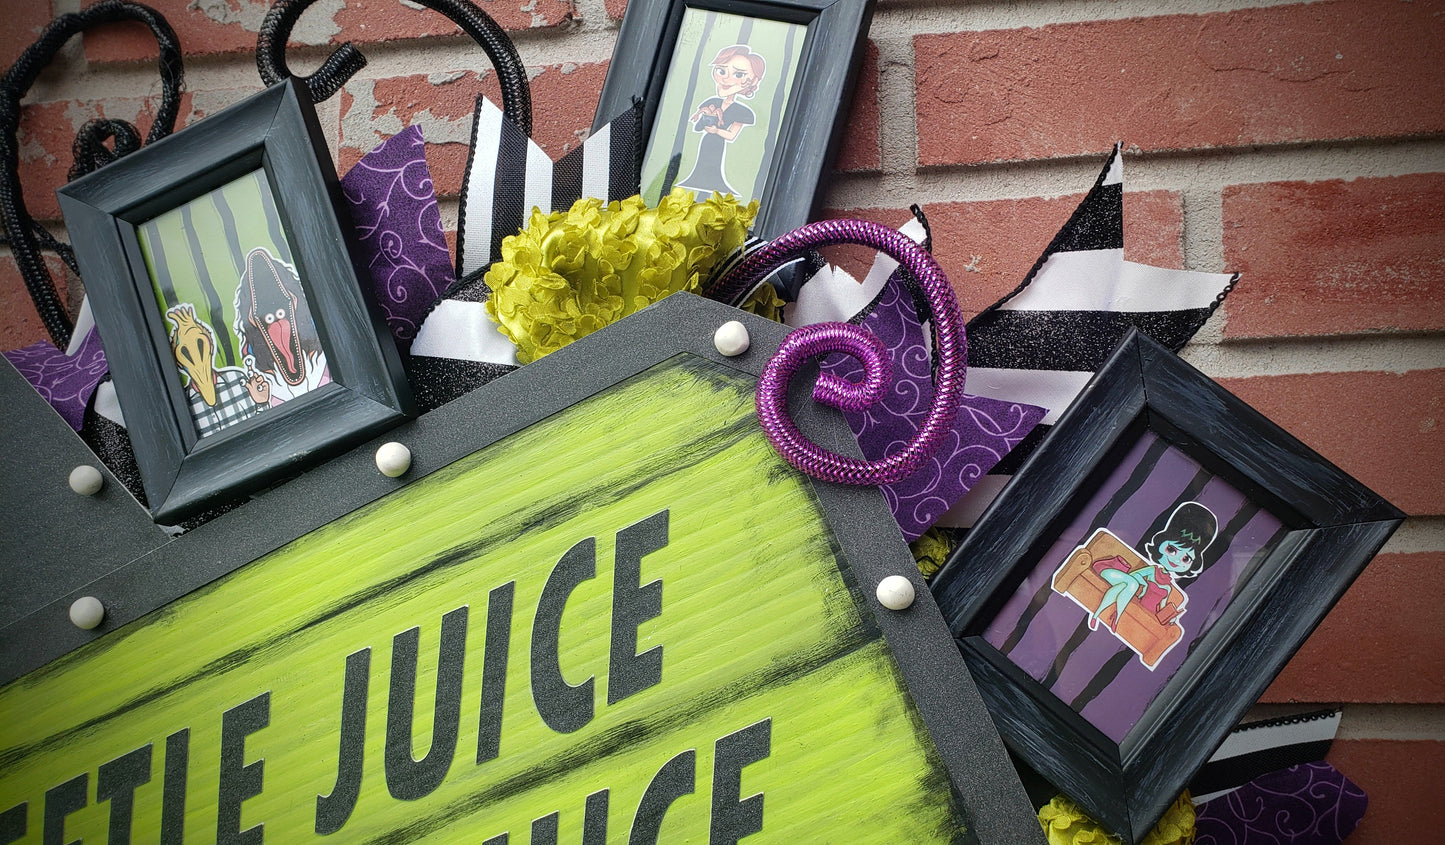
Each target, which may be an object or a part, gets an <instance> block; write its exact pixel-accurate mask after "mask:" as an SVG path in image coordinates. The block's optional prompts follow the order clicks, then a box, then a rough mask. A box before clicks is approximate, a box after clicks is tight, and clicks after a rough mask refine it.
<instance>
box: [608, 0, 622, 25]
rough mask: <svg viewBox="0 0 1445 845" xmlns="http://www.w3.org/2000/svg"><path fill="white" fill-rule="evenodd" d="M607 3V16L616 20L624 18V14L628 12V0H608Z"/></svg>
mask: <svg viewBox="0 0 1445 845" xmlns="http://www.w3.org/2000/svg"><path fill="white" fill-rule="evenodd" d="M606 3H607V17H609V18H611V19H613V20H614V21H620V20H622V16H623V15H625V14H627V0H606Z"/></svg>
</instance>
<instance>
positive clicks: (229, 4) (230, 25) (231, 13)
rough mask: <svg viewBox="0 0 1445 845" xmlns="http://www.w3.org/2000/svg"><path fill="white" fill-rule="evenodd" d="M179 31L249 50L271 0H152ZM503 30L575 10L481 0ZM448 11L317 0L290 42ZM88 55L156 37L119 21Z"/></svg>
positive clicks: (380, 1)
mask: <svg viewBox="0 0 1445 845" xmlns="http://www.w3.org/2000/svg"><path fill="white" fill-rule="evenodd" d="M149 5H150V6H152V7H154V8H155V9H156V10H157V11H159V12H160V13H161V14H162V15H164V16H165V18H166V20H167V21H169V22H170V24H171V26H172V27H173V28H174V29H175V30H176V35H177V37H179V38H180V40H181V50H182V52H183V53H184V54H185V56H186V58H187V59H189V58H190V57H192V56H201V55H215V54H223V53H254V52H255V50H256V37H257V34H258V33H259V32H260V30H261V22H262V21H263V20H265V18H266V11H267V10H268V9H269V8H270V6H271V3H270V2H268V0H151V2H150V3H149ZM483 11H485V12H486V13H487V14H489V15H491V16H492V17H493V18H494V19H495V20H496V21H497V23H498V24H499V25H501V26H502V28H504V29H508V30H521V29H531V28H534V27H543V26H555V25H557V24H560V23H563V22H564V21H569V20H571V19H572V17H573V15H574V14H575V9H574V7H573V6H572V4H571V3H570V2H567V0H532V2H529V3H526V4H523V3H508V4H504V3H486V4H484V9H483ZM460 34H461V30H460V29H459V28H458V27H457V26H456V25H455V24H453V23H452V22H451V21H450V20H449V19H448V18H447V17H446V16H445V15H442V14H441V13H439V12H433V11H431V10H418V9H415V8H408V7H407V6H405V5H403V4H401V3H398V2H397V1H396V0H348V2H346V3H345V4H343V3H341V2H339V1H338V0H322V2H319V3H316V4H314V5H313V6H312V7H311V8H309V9H307V11H306V12H305V13H304V14H302V15H301V18H300V19H299V20H298V21H297V22H296V26H295V27H294V28H293V30H292V33H291V46H292V47H293V48H294V47H297V46H305V45H310V46H315V45H321V44H341V43H344V42H347V41H351V42H353V43H355V44H356V45H358V46H361V45H364V44H376V43H381V42H386V41H394V40H402V39H410V38H427V37H431V36H437V35H460ZM85 55H86V58H88V59H90V60H91V61H95V62H128V61H140V60H148V59H154V58H155V55H156V44H155V38H154V37H153V36H152V35H151V34H150V31H149V30H148V29H146V28H145V27H143V26H139V25H135V26H132V25H129V24H127V25H125V26H118V27H115V28H112V29H108V30H102V31H98V32H94V33H87V34H86V35H85Z"/></svg>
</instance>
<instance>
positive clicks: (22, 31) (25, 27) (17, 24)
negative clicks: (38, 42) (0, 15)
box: [0, 2, 50, 68]
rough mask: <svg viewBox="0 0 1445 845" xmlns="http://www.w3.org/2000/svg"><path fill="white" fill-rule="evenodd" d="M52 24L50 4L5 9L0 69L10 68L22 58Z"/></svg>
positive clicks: (0, 35)
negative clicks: (22, 54) (27, 49)
mask: <svg viewBox="0 0 1445 845" xmlns="http://www.w3.org/2000/svg"><path fill="white" fill-rule="evenodd" d="M48 23H50V3H48V2H30V3H15V4H12V5H11V6H10V7H9V8H6V9H5V25H4V26H0V67H6V68H9V67H10V66H11V65H13V64H15V60H16V59H18V58H20V54H21V53H23V52H25V48H26V47H29V46H30V45H31V44H32V43H33V42H34V41H35V39H36V38H38V37H39V36H40V31H41V30H42V29H44V28H45V25H46V24H48Z"/></svg>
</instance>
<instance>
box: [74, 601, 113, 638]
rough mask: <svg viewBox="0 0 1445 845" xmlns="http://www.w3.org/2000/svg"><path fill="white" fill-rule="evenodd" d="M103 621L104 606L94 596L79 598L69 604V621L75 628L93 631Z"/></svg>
mask: <svg viewBox="0 0 1445 845" xmlns="http://www.w3.org/2000/svg"><path fill="white" fill-rule="evenodd" d="M104 620H105V605H103V604H101V603H100V599H98V598H96V597H95V596H81V597H80V598H78V599H76V600H75V601H73V602H71V604H70V621H71V622H74V623H75V627H77V628H81V629H83V630H86V631H90V630H94V629H95V628H96V627H97V626H98V625H100V623H101V622H102V621H104Z"/></svg>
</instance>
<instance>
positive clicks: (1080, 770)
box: [932, 332, 1404, 843]
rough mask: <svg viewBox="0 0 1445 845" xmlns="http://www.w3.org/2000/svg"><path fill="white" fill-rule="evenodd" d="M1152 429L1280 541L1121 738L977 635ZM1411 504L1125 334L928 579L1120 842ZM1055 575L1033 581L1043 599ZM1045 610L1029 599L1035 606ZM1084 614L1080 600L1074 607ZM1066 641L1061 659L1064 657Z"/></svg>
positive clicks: (970, 652)
mask: <svg viewBox="0 0 1445 845" xmlns="http://www.w3.org/2000/svg"><path fill="white" fill-rule="evenodd" d="M1150 433H1152V434H1153V435H1157V437H1158V440H1159V441H1161V442H1163V443H1165V444H1167V446H1170V447H1175V448H1176V449H1177V450H1178V451H1179V452H1180V453H1183V454H1184V455H1186V456H1187V457H1188V458H1189V459H1192V460H1193V461H1194V462H1197V464H1198V466H1199V467H1201V468H1202V472H1205V473H1208V474H1212V475H1213V476H1216V477H1218V478H1219V479H1221V480H1223V481H1224V482H1226V483H1227V484H1228V485H1231V486H1232V487H1233V488H1235V489H1236V490H1237V491H1238V492H1240V493H1242V494H1243V495H1244V497H1246V498H1247V499H1248V500H1250V501H1251V502H1252V503H1254V504H1257V505H1258V506H1259V507H1260V508H1262V509H1263V510H1264V511H1267V512H1268V513H1269V514H1272V515H1273V516H1274V517H1276V518H1277V519H1278V521H1279V523H1280V525H1281V527H1280V528H1279V529H1278V530H1277V532H1276V535H1275V536H1276V537H1277V538H1278V539H1277V541H1275V542H1273V543H1272V545H1269V546H1268V547H1261V550H1260V551H1259V553H1258V555H1257V560H1252V561H1251V564H1250V568H1249V569H1248V570H1247V571H1249V572H1250V575H1249V576H1248V577H1247V578H1241V579H1240V580H1239V581H1237V582H1234V583H1233V584H1232V586H1231V590H1232V596H1231V598H1229V600H1228V602H1227V604H1225V605H1224V606H1223V610H1222V612H1220V613H1219V614H1218V615H1217V617H1213V619H1214V621H1213V622H1212V624H1211V626H1210V627H1208V628H1207V630H1203V632H1202V633H1200V634H1198V635H1197V640H1196V641H1195V642H1192V643H1190V645H1191V648H1189V649H1187V650H1186V651H1185V652H1184V653H1185V654H1186V655H1187V656H1184V657H1183V660H1182V663H1180V664H1179V665H1178V668H1177V670H1175V671H1174V673H1173V674H1172V675H1170V676H1169V677H1168V678H1167V680H1165V681H1164V682H1163V686H1162V687H1161V688H1160V689H1159V690H1158V692H1157V694H1153V695H1152V698H1150V699H1148V701H1147V705H1146V706H1144V707H1143V709H1142V714H1141V715H1140V716H1139V717H1138V720H1137V722H1136V723H1135V724H1134V725H1133V726H1132V727H1131V728H1129V729H1128V731H1127V733H1126V734H1125V735H1124V736H1123V738H1122V740H1120V741H1116V740H1114V739H1111V738H1110V737H1109V736H1108V735H1106V734H1105V733H1104V731H1102V730H1101V729H1100V728H1099V727H1097V726H1096V725H1095V723H1094V722H1092V721H1090V719H1088V718H1085V716H1083V715H1082V707H1080V708H1079V711H1076V709H1075V708H1074V707H1071V706H1070V704H1069V703H1068V702H1066V701H1064V700H1063V699H1061V698H1060V697H1058V696H1057V695H1055V694H1054V692H1052V691H1051V689H1050V688H1049V687H1046V686H1045V685H1044V684H1043V683H1041V681H1040V680H1036V679H1035V676H1034V675H1032V674H1030V673H1029V672H1026V671H1024V669H1022V668H1020V666H1019V665H1018V664H1016V663H1015V662H1014V661H1013V660H1012V659H1010V657H1009V656H1006V655H1005V654H1004V653H1003V652H1002V651H1000V649H999V648H996V647H995V645H994V644H993V643H991V642H990V641H989V640H988V639H986V638H985V636H984V633H985V631H986V629H988V627H989V625H990V623H991V622H993V621H994V620H995V618H997V617H999V616H1000V612H1001V610H1003V609H1004V608H1005V606H1006V605H1007V604H1008V602H1009V599H1010V598H1012V597H1014V595H1015V593H1016V592H1020V588H1021V585H1022V584H1024V581H1025V579H1026V578H1028V577H1029V576H1030V575H1031V574H1032V575H1033V576H1034V577H1035V578H1038V577H1039V575H1038V573H1040V572H1045V571H1047V570H1046V569H1045V568H1044V567H1049V568H1051V561H1052V559H1048V560H1045V559H1044V556H1045V555H1046V554H1048V553H1049V550H1050V549H1051V548H1054V544H1055V543H1063V542H1064V538H1063V537H1061V532H1063V531H1064V529H1065V527H1066V526H1069V525H1070V524H1071V523H1072V522H1073V521H1074V519H1075V517H1078V516H1079V515H1080V514H1082V513H1084V510H1083V509H1084V507H1085V505H1086V503H1088V502H1089V497H1090V494H1091V492H1092V491H1093V490H1095V489H1096V488H1098V487H1099V486H1100V485H1101V484H1102V483H1103V479H1104V478H1105V477H1106V476H1107V475H1108V474H1109V472H1110V470H1111V469H1112V468H1114V467H1115V466H1116V465H1117V464H1119V462H1120V461H1121V459H1122V457H1123V456H1124V454H1125V453H1126V452H1128V451H1129V450H1130V448H1132V447H1133V446H1134V445H1136V444H1137V443H1139V441H1140V440H1141V438H1143V437H1146V436H1150ZM1403 518H1404V515H1403V514H1402V513H1401V512H1400V511H1399V510H1397V509H1396V508H1395V507H1393V506H1392V505H1390V504H1389V503H1388V502H1386V501H1385V500H1384V499H1382V498H1380V497H1379V496H1378V495H1376V494H1375V493H1373V492H1371V491H1370V490H1369V489H1367V488H1366V487H1364V486H1363V485H1362V484H1360V483H1359V482H1358V481H1356V480H1354V479H1353V478H1351V477H1350V476H1348V475H1346V474H1345V473H1344V472H1343V471H1342V470H1340V469H1339V468H1337V467H1335V466H1334V465H1333V464H1331V463H1329V462H1328V461H1326V460H1325V459H1324V458H1322V457H1321V456H1319V455H1318V454H1316V453H1315V452H1313V451H1312V450H1310V449H1309V448H1308V447H1306V446H1305V445H1304V444H1302V443H1300V442H1299V441H1298V440H1297V439H1295V438H1294V437H1293V436H1291V435H1290V434H1288V433H1287V432H1285V431H1284V430H1283V429H1281V428H1280V427H1279V426H1277V425H1275V424H1274V423H1272V422H1270V421H1269V420H1268V419H1266V418H1265V417H1264V416H1263V415H1261V414H1260V413H1259V412H1257V411H1255V410H1254V409H1252V408H1250V407H1249V406H1247V405H1246V404H1245V403H1244V402H1242V401H1241V400H1239V399H1238V398H1237V397H1235V396H1233V395H1232V394H1230V393H1229V392H1228V391H1226V390H1225V389H1224V388H1222V387H1220V386H1219V385H1217V384H1215V383H1214V382H1213V381H1211V380H1210V379H1208V378H1207V377H1205V376H1204V375H1202V374H1201V373H1199V372H1198V371H1197V370H1195V369H1194V368H1192V367H1191V366H1189V365H1188V364H1187V363H1185V362H1184V361H1182V360H1181V359H1179V358H1178V357H1177V356H1175V355H1174V354H1173V353H1171V352H1169V351H1168V350H1166V349H1164V348H1163V347H1162V346H1160V345H1158V344H1157V343H1155V342H1154V341H1152V340H1150V339H1149V338H1148V337H1146V336H1144V335H1141V334H1139V333H1137V332H1131V333H1130V335H1129V336H1128V337H1127V338H1126V339H1125V340H1124V341H1123V343H1122V344H1121V346H1120V347H1119V348H1118V349H1117V350H1116V351H1115V353H1114V354H1113V356H1112V357H1111V358H1110V360H1109V361H1108V362H1107V363H1106V364H1105V366H1104V367H1103V369H1101V370H1100V371H1099V372H1098V374H1097V375H1096V376H1095V377H1094V379H1093V380H1092V381H1090V383H1089V385H1088V386H1087V387H1086V388H1085V390H1084V391H1083V393H1081V394H1080V396H1079V398H1078V399H1077V400H1076V401H1075V403H1074V404H1073V405H1072V406H1071V407H1070V409H1069V411H1068V412H1067V413H1066V414H1065V415H1064V416H1063V418H1062V419H1061V420H1060V422H1059V424H1058V425H1057V426H1055V428H1054V430H1053V431H1052V432H1050V434H1049V437H1048V438H1047V439H1046V440H1045V441H1044V442H1043V443H1042V444H1041V445H1040V447H1039V448H1038V450H1037V451H1036V452H1035V453H1034V454H1033V455H1032V456H1031V457H1030V459H1029V460H1028V461H1027V462H1026V463H1025V465H1024V466H1023V467H1022V468H1021V470H1020V471H1019V473H1018V474H1017V475H1015V476H1014V480H1013V482H1012V483H1011V484H1010V486H1009V487H1008V488H1007V489H1006V490H1005V491H1004V493H1003V494H1002V495H1001V496H1000V497H999V498H998V499H997V500H996V501H995V503H994V504H993V505H992V506H991V507H990V508H989V510H988V511H986V512H985V513H984V515H983V516H982V517H981V518H980V520H979V522H978V523H977V524H976V526H975V527H974V528H973V530H972V531H971V532H970V533H969V534H968V536H967V537H966V539H965V540H964V542H963V544H962V545H961V546H960V547H959V548H958V549H957V550H956V551H955V553H954V554H953V555H952V556H951V557H950V559H949V561H948V562H947V564H946V565H945V566H944V567H943V569H942V570H941V571H940V572H939V573H938V575H937V577H936V578H935V579H934V581H933V583H932V589H933V591H934V594H935V596H936V598H937V600H938V603H939V607H940V609H941V610H942V611H943V614H944V617H945V619H946V620H947V621H948V624H949V628H950V630H951V631H952V632H953V635H954V637H955V639H956V641H957V642H958V645H959V648H960V650H961V651H962V652H963V655H964V658H965V662H966V663H967V664H968V666H969V669H970V670H971V671H972V673H973V675H974V678H975V679H976V680H977V682H978V686H979V689H980V691H981V692H982V694H983V697H984V700H985V701H986V702H987V704H988V708H989V710H990V712H991V713H992V715H993V718H994V721H995V723H996V724H997V725H998V728H999V730H1000V732H1001V733H1002V735H1003V737H1004V740H1005V742H1006V743H1007V744H1008V745H1009V747H1010V749H1011V750H1012V751H1013V752H1014V753H1015V754H1016V755H1017V756H1018V757H1019V758H1021V759H1022V760H1023V761H1024V762H1025V763H1027V764H1028V765H1029V766H1031V767H1032V768H1034V769H1035V770H1036V771H1038V772H1039V773H1040V774H1042V775H1043V776H1044V777H1046V778H1048V779H1049V780H1050V781H1052V782H1053V783H1054V785H1055V786H1057V787H1058V788H1059V789H1061V790H1062V791H1064V792H1066V793H1068V794H1069V795H1070V796H1072V797H1073V798H1074V799H1075V800H1077V801H1078V802H1079V804H1080V806H1081V807H1083V809H1084V810H1085V811H1086V812H1088V813H1089V814H1090V815H1092V816H1093V817H1094V818H1096V819H1098V820H1099V821H1100V822H1102V823H1103V824H1104V825H1105V826H1106V827H1108V828H1110V829H1111V830H1112V831H1113V832H1114V833H1116V834H1118V835H1119V836H1121V837H1122V838H1123V839H1124V840H1125V841H1126V842H1128V843H1137V842H1139V841H1140V840H1142V838H1143V837H1144V836H1145V834H1147V833H1148V831H1149V830H1150V829H1151V828H1152V827H1153V826H1154V824H1155V823H1156V822H1157V821H1158V820H1159V818H1160V817H1161V816H1162V815H1163V813H1164V811H1165V810H1166V809H1167V808H1168V806H1169V805H1170V804H1171V803H1172V802H1173V801H1174V800H1175V799H1176V798H1177V797H1178V795H1179V793H1180V792H1181V791H1182V790H1183V789H1184V787H1185V786H1186V785H1187V784H1188V782H1189V780H1190V778H1191V777H1192V776H1193V774H1194V773H1195V772H1196V771H1197V770H1198V769H1199V767H1200V766H1202V765H1203V764H1204V762H1205V761H1206V760H1207V759H1208V757H1209V756H1210V755H1211V754H1212V753H1213V752H1214V750H1215V748H1216V747H1217V746H1218V745H1219V743H1220V742H1221V741H1223V739H1224V737H1225V735H1226V734H1227V733H1228V732H1229V730H1230V729H1231V728H1233V727H1234V726H1235V724H1237V723H1238V721H1239V719H1240V718H1241V717H1242V716H1243V715H1244V713H1245V711H1246V710H1248V709H1249V708H1250V707H1251V706H1252V705H1253V704H1254V703H1255V701H1257V700H1258V698H1259V696H1260V694H1261V693H1263V692H1264V690H1265V688H1266V687H1267V686H1268V685H1269V683H1270V682H1271V681H1272V680H1273V679H1274V677H1275V676H1276V675H1277V674H1278V673H1279V671H1280V670H1281V669H1282V668H1283V667H1284V665H1285V663H1286V662H1287V661H1288V660H1289V658H1290V656H1291V655H1293V654H1294V652H1295V651H1296V650H1297V649H1298V648H1299V646H1300V645H1301V644H1302V643H1303V642H1304V640H1305V638H1306V637H1307V636H1308V635H1309V634H1310V632H1311V631H1312V630H1314V628H1315V626H1316V625H1317V624H1318V623H1319V622H1320V620H1321V619H1323V618H1324V616H1325V614H1326V613H1327V612H1328V611H1329V609H1330V608H1331V607H1332V606H1333V605H1334V603H1335V602H1336V601H1337V600H1338V599H1339V598H1340V596H1341V595H1342V594H1343V593H1344V591H1345V589H1346V588H1347V587H1349V585H1350V583H1351V582H1352V581H1353V580H1354V579H1355V577H1356V576H1357V575H1358V574H1359V573H1360V571H1361V570H1362V569H1363V568H1364V567H1365V565H1366V563H1368V562H1369V560H1370V559H1371V557H1373V555H1374V554H1375V553H1376V552H1377V551H1378V550H1379V549H1380V547H1381V546H1382V545H1383V544H1384V543H1385V541H1386V539H1388V538H1389V536H1390V534H1391V533H1392V532H1393V531H1394V530H1395V528H1396V527H1397V526H1398V525H1399V524H1400V522H1401V521H1402V520H1403ZM1221 527H1222V526H1221ZM1062 571H1063V569H1062V567H1061V568H1060V570H1059V572H1062ZM1054 577H1055V578H1057V577H1058V575H1057V573H1055V575H1054ZM1053 583H1055V582H1052V581H1051V582H1049V585H1052V584H1053ZM1049 585H1045V586H1044V587H1043V588H1041V589H1040V590H1039V591H1038V592H1037V593H1034V594H1033V595H1034V596H1035V597H1040V598H1041V597H1043V594H1044V592H1045V591H1047V590H1048V589H1049ZM1185 589H1187V586H1186V587H1185ZM1055 591H1056V588H1055ZM1048 598H1049V599H1050V600H1054V599H1055V598H1056V597H1054V596H1050V597H1048ZM1075 603H1078V602H1077V600H1075ZM1018 606H1019V604H1015V605H1013V607H1014V608H1017V607H1018ZM1055 606H1058V605H1055ZM1066 606H1068V605H1066ZM1038 607H1040V605H1039V604H1034V605H1033V606H1032V607H1031V608H1030V609H1031V610H1035V612H1037V613H1042V612H1043V611H1040V610H1037V608H1038ZM1074 609H1075V610H1078V608H1074ZM1202 615H1203V613H1202V611H1201V612H1199V613H1197V614H1196V616H1202ZM1086 616H1087V613H1085V612H1084V611H1082V610H1080V611H1079V614H1078V619H1080V620H1082V619H1084V618H1085V617H1086ZM1034 618H1035V619H1037V618H1038V617H1034ZM1104 618H1107V617H1104ZM1181 618H1184V616H1183V615H1182V614H1181ZM1045 621H1046V622H1047V621H1048V620H1045ZM1117 621H1119V620H1118V618H1117V617H1116V622H1117ZM1024 623H1025V624H1031V622H1030V621H1029V620H1028V619H1025V620H1024ZM1099 627H1100V629H1102V628H1103V627H1104V625H1103V623H1100V626H1099ZM1080 630H1083V631H1088V629H1087V628H1081V629H1080ZM1094 634H1095V632H1093V631H1089V635H1090V636H1093V635H1094ZM1103 636H1105V637H1107V636H1108V635H1107V634H1104V635H1103ZM1002 645H1003V646H1005V647H1007V646H1008V641H1005V642H1004V643H1003V644H1002ZM1111 645H1112V643H1111ZM1060 655H1061V657H1060V658H1056V660H1061V659H1065V658H1066V657H1067V656H1069V655H1067V654H1065V653H1064V652H1062V651H1061V652H1060ZM1127 657H1128V658H1129V659H1130V660H1131V661H1132V660H1133V659H1135V655H1133V654H1128V655H1127ZM1052 671H1054V672H1057V669H1054V670H1052ZM1048 677H1054V678H1055V679H1057V675H1053V676H1046V679H1047V678H1048ZM1136 677H1137V675H1136Z"/></svg>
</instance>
